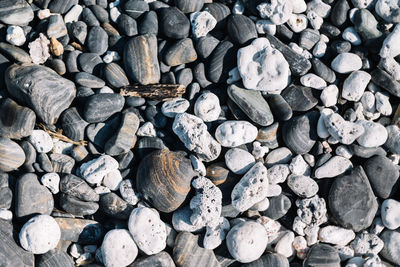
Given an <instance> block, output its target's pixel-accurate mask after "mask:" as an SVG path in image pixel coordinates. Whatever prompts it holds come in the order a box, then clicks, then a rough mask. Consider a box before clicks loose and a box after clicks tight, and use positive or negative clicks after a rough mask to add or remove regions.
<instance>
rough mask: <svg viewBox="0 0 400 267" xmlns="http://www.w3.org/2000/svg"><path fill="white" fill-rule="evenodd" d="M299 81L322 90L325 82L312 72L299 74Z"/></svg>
mask: <svg viewBox="0 0 400 267" xmlns="http://www.w3.org/2000/svg"><path fill="white" fill-rule="evenodd" d="M300 83H301V84H302V85H304V86H306V87H311V88H314V89H319V90H322V89H324V88H325V87H326V82H325V81H324V79H322V78H321V77H319V76H317V75H315V74H314V73H308V74H306V75H303V76H301V78H300Z"/></svg>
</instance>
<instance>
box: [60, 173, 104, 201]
mask: <svg viewBox="0 0 400 267" xmlns="http://www.w3.org/2000/svg"><path fill="white" fill-rule="evenodd" d="M60 191H61V192H62V193H65V194H68V195H70V196H74V197H77V198H79V199H81V200H84V201H94V202H97V201H99V199H100V196H99V195H98V194H97V193H96V192H95V191H94V190H93V189H92V188H91V187H90V186H89V185H88V184H87V183H86V182H85V180H83V179H82V178H79V177H78V176H75V175H73V174H67V175H64V176H63V177H62V178H61V180H60Z"/></svg>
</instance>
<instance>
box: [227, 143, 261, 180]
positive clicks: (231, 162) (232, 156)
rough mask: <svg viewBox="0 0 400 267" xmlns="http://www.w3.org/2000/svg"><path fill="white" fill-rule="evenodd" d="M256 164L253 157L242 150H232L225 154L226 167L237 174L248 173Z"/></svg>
mask: <svg viewBox="0 0 400 267" xmlns="http://www.w3.org/2000/svg"><path fill="white" fill-rule="evenodd" d="M255 162H256V160H255V159H254V157H253V155H251V154H250V153H249V152H247V151H246V150H243V149H240V148H231V149H229V150H228V151H227V152H226V154H225V164H226V166H227V167H228V168H229V169H230V170H231V171H232V172H233V173H236V174H244V173H246V172H247V171H248V170H249V169H250V168H251V167H252V166H253V165H254V164H255Z"/></svg>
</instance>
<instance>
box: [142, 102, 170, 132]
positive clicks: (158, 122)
mask: <svg viewBox="0 0 400 267" xmlns="http://www.w3.org/2000/svg"><path fill="white" fill-rule="evenodd" d="M145 116H146V119H147V120H148V121H150V122H151V123H153V125H154V127H156V128H163V127H164V126H165V125H166V124H167V118H166V117H165V116H164V114H162V112H161V108H160V107H159V106H153V105H149V106H147V108H146V110H145Z"/></svg>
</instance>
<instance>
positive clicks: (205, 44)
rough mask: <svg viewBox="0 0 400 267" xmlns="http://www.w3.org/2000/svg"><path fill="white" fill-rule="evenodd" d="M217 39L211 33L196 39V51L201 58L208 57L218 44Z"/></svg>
mask: <svg viewBox="0 0 400 267" xmlns="http://www.w3.org/2000/svg"><path fill="white" fill-rule="evenodd" d="M218 44H219V40H218V39H217V38H215V37H214V36H212V35H207V36H204V37H201V38H199V39H198V40H196V44H195V46H196V51H197V54H198V55H199V56H200V57H201V58H204V59H206V58H208V56H209V55H211V53H212V51H214V49H215V48H216V47H217V46H218Z"/></svg>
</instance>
